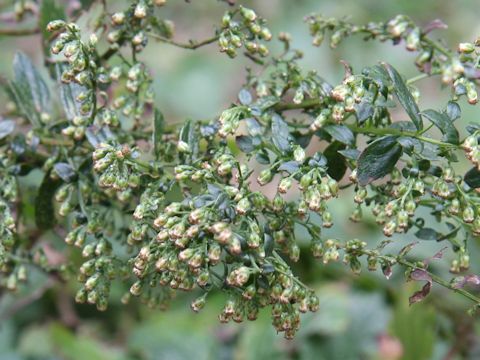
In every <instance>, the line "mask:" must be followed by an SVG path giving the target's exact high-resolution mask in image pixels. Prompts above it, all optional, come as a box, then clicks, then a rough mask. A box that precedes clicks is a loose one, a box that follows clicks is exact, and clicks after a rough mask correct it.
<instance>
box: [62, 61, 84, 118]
mask: <svg viewBox="0 0 480 360" xmlns="http://www.w3.org/2000/svg"><path fill="white" fill-rule="evenodd" d="M66 68H67V66H66V65H65V64H57V67H56V76H57V82H58V83H59V86H60V100H61V101H62V106H63V111H64V112H65V116H66V117H67V119H68V120H70V121H72V120H73V119H74V118H75V117H77V116H82V113H81V111H80V107H81V103H80V102H79V101H77V100H76V98H77V96H78V95H79V94H80V93H81V92H83V91H85V90H86V88H85V87H83V86H80V85H78V84H77V83H75V82H73V81H71V82H70V83H68V84H65V83H63V82H61V81H60V79H61V77H62V72H63V71H64V70H65V69H66ZM87 116H88V114H87Z"/></svg>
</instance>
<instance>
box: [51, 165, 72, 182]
mask: <svg viewBox="0 0 480 360" xmlns="http://www.w3.org/2000/svg"><path fill="white" fill-rule="evenodd" d="M53 168H54V169H55V172H56V173H57V175H58V176H59V177H60V179H62V180H63V181H65V182H66V183H69V182H72V181H73V180H74V179H75V178H76V177H77V174H76V172H75V169H74V168H73V167H71V166H70V164H67V163H62V162H61V163H56V164H55V165H54V167H53Z"/></svg>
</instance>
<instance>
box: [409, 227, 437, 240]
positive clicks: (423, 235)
mask: <svg viewBox="0 0 480 360" xmlns="http://www.w3.org/2000/svg"><path fill="white" fill-rule="evenodd" d="M415 236H416V237H417V238H419V239H422V240H438V239H439V238H440V237H441V236H442V234H440V233H439V232H437V231H436V230H434V229H432V228H425V227H424V228H421V229H420V230H418V231H417V232H416V233H415Z"/></svg>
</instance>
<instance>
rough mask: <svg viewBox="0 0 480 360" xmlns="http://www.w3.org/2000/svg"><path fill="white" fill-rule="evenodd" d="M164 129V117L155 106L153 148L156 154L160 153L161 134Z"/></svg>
mask: <svg viewBox="0 0 480 360" xmlns="http://www.w3.org/2000/svg"><path fill="white" fill-rule="evenodd" d="M164 129H165V118H164V116H163V114H162V112H161V111H160V110H158V109H157V108H155V110H154V114H153V149H154V151H155V154H156V155H157V156H158V154H159V153H160V148H161V146H160V144H161V143H162V135H163V131H164Z"/></svg>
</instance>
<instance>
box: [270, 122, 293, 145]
mask: <svg viewBox="0 0 480 360" xmlns="http://www.w3.org/2000/svg"><path fill="white" fill-rule="evenodd" d="M272 140H273V143H274V144H275V146H276V147H277V148H278V150H280V151H282V152H286V151H289V150H290V130H289V128H288V124H287V123H286V122H285V121H284V120H283V119H282V118H281V117H280V115H278V114H273V116H272Z"/></svg>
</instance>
